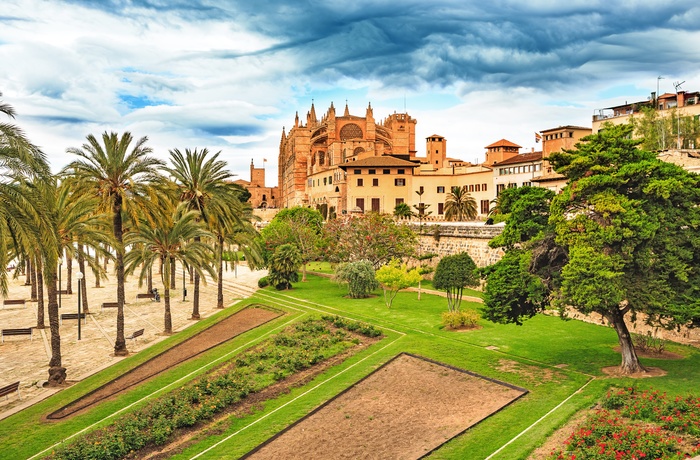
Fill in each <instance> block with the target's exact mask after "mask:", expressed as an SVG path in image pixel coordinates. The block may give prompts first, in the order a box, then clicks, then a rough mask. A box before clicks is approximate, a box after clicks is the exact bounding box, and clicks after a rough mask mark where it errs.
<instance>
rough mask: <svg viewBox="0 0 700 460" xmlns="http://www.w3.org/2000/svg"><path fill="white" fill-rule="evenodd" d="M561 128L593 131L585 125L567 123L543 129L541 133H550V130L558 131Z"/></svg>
mask: <svg viewBox="0 0 700 460" xmlns="http://www.w3.org/2000/svg"><path fill="white" fill-rule="evenodd" d="M560 129H582V130H587V131H592V129H591V128H586V127H585V126H574V125H566V126H559V127H557V128H550V129H543V130H542V131H540V132H541V133H548V132H550V131H558V130H560Z"/></svg>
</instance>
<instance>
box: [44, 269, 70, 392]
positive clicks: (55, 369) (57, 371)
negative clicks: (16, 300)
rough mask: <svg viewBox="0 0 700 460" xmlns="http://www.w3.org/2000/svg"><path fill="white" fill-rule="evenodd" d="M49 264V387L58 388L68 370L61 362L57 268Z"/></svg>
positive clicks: (64, 379)
mask: <svg viewBox="0 0 700 460" xmlns="http://www.w3.org/2000/svg"><path fill="white" fill-rule="evenodd" d="M52 265H53V264H47V266H46V267H45V268H44V275H45V278H46V280H47V281H48V283H47V284H46V292H47V294H48V298H49V308H48V310H49V328H50V330H51V359H50V360H49V385H50V386H56V385H60V384H62V383H63V382H65V381H66V368H65V367H63V366H62V362H61V335H60V330H59V326H58V295H57V294H58V293H57V290H56V281H57V279H56V268H55V267H52Z"/></svg>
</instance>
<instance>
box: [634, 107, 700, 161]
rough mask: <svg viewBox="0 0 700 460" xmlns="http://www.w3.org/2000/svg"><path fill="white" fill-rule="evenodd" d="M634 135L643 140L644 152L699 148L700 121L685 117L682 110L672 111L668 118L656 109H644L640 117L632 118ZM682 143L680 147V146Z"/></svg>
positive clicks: (688, 116) (690, 116) (689, 116)
mask: <svg viewBox="0 0 700 460" xmlns="http://www.w3.org/2000/svg"><path fill="white" fill-rule="evenodd" d="M630 123H631V124H632V126H633V127H634V135H635V136H636V137H638V138H641V139H642V144H641V147H642V148H643V149H644V150H648V151H655V150H666V149H674V148H683V149H692V148H697V147H698V139H700V120H699V119H697V118H695V117H694V116H692V115H683V113H682V109H677V108H676V109H671V110H669V111H667V112H666V116H662V115H660V112H659V111H658V110H656V109H655V108H654V107H642V108H641V109H640V111H639V114H638V115H633V116H631V117H630ZM679 141H680V145H679Z"/></svg>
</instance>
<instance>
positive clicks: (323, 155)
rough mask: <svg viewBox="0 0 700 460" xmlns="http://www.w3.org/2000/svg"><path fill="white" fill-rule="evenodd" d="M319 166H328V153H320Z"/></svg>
mask: <svg viewBox="0 0 700 460" xmlns="http://www.w3.org/2000/svg"><path fill="white" fill-rule="evenodd" d="M318 164H319V166H324V165H325V164H326V152H318Z"/></svg>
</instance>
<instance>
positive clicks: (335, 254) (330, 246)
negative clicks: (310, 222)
mask: <svg viewBox="0 0 700 460" xmlns="http://www.w3.org/2000/svg"><path fill="white" fill-rule="evenodd" d="M323 231H324V239H325V245H326V247H325V249H326V251H325V252H326V256H327V257H328V260H329V261H331V262H335V263H343V262H354V261H358V260H368V261H370V262H371V263H372V266H373V267H374V268H375V269H377V268H379V267H381V266H382V265H384V264H387V263H388V262H389V261H390V260H391V259H405V258H407V257H411V256H412V255H413V254H414V253H415V250H416V246H417V244H418V237H417V236H416V234H415V233H414V232H413V230H411V228H410V227H409V226H408V225H403V224H397V223H396V222H394V220H393V219H392V217H391V216H390V215H388V214H378V213H374V212H371V213H368V214H363V215H361V216H346V217H344V218H339V219H335V220H331V221H329V222H326V225H324V227H323Z"/></svg>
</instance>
